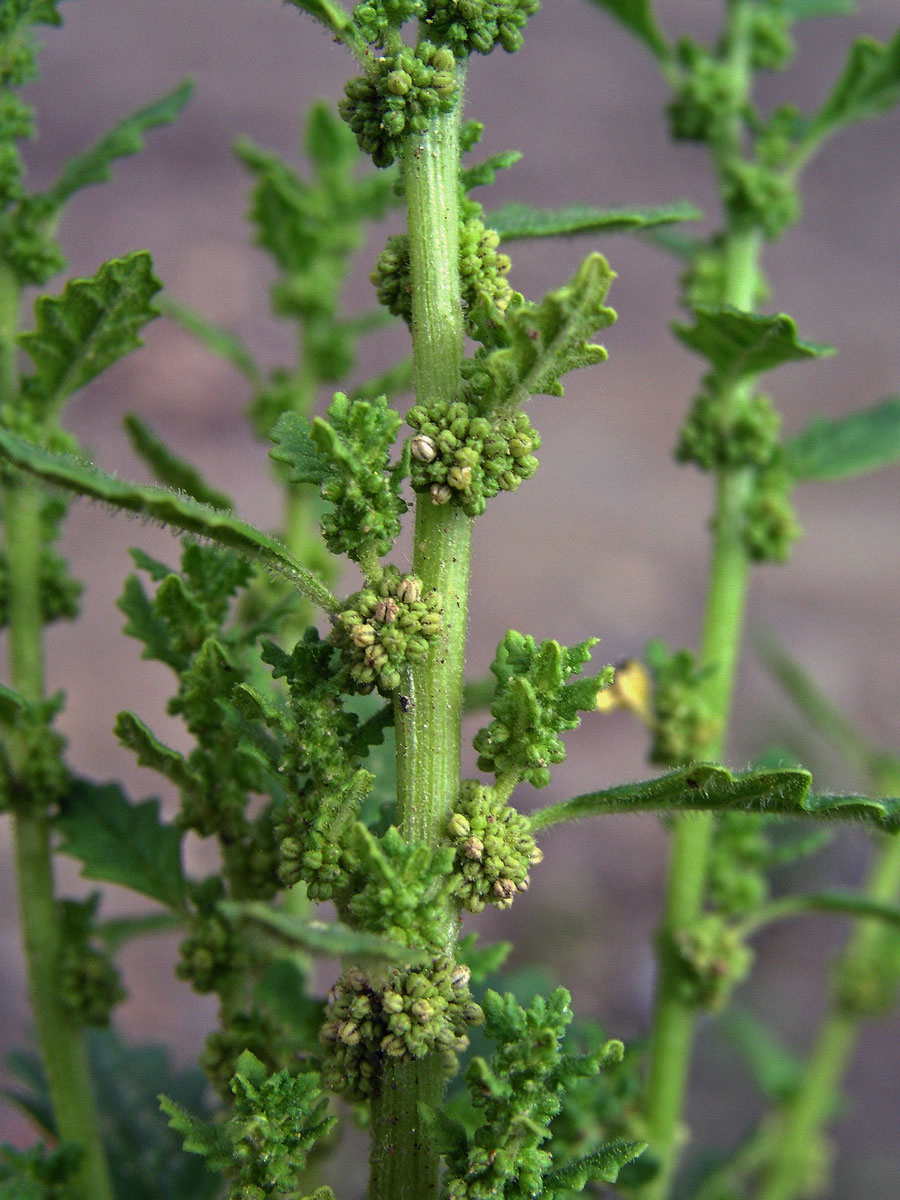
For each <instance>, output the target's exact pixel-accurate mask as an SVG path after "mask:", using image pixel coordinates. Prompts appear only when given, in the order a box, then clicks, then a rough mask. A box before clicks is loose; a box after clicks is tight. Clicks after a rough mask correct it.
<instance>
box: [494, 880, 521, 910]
mask: <svg viewBox="0 0 900 1200" xmlns="http://www.w3.org/2000/svg"><path fill="white" fill-rule="evenodd" d="M515 894H516V885H515V884H514V883H513V881H512V880H511V879H498V880H497V882H496V883H495V884H494V895H495V896H497V897H498V899H500V900H501V901H505V902H506V903H508V904H511V903H512V899H513V896H515Z"/></svg>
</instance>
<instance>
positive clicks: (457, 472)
mask: <svg viewBox="0 0 900 1200" xmlns="http://www.w3.org/2000/svg"><path fill="white" fill-rule="evenodd" d="M447 482H448V483H449V484H450V486H451V487H454V488H456V490H457V491H458V492H464V491H465V490H466V488H467V487H469V486H470V485H471V483H472V468H471V467H451V468H450V470H449V471H448V472H447Z"/></svg>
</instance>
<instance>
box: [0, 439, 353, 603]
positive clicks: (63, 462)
mask: <svg viewBox="0 0 900 1200" xmlns="http://www.w3.org/2000/svg"><path fill="white" fill-rule="evenodd" d="M0 454H2V455H4V456H5V457H6V458H7V459H8V460H9V461H10V462H11V463H12V464H13V465H14V466H17V467H21V468H22V469H23V470H26V471H30V472H31V473H32V474H33V475H37V476H38V478H40V479H44V480H45V481H46V482H48V483H55V484H58V485H59V486H61V487H65V488H68V489H69V490H70V491H73V492H78V493H79V494H80V495H82V496H90V497H91V498H92V499H94V500H103V501H105V502H106V503H108V504H112V505H113V506H114V507H116V508H123V509H125V510H127V511H128V512H136V513H139V514H140V515H141V516H144V517H150V518H152V519H153V520H156V521H161V522H162V523H163V524H164V525H169V526H171V527H172V528H173V529H174V530H176V531H177V532H178V533H193V534H197V535H199V536H200V537H206V538H209V539H210V540H211V541H213V542H217V543H218V544H219V545H220V546H225V547H227V548H228V549H230V550H235V551H237V553H238V554H242V555H243V556H244V557H246V558H249V559H256V560H259V561H261V562H263V563H264V564H265V565H266V566H267V567H269V568H271V569H272V570H274V571H276V572H277V573H278V574H280V575H283V576H284V577H285V578H286V579H289V580H291V581H292V582H293V583H294V584H295V586H296V587H297V588H298V589H299V590H300V591H301V592H303V593H304V594H305V595H306V596H308V597H309V599H310V600H312V601H314V602H315V603H316V604H318V605H320V606H321V607H322V608H323V609H325V611H326V612H329V613H331V612H337V611H338V608H339V607H340V605H339V601H338V599H337V597H336V596H334V595H333V594H332V592H331V591H330V589H329V588H327V587H326V586H325V584H323V583H322V582H321V580H319V579H318V578H317V577H316V576H315V575H314V574H313V573H312V571H309V570H308V569H307V568H306V567H304V566H303V565H302V564H301V563H299V562H298V561H297V559H295V558H294V556H293V555H292V554H291V553H290V552H289V551H288V550H287V549H286V548H285V546H284V545H282V543H281V542H279V541H278V540H277V539H276V538H273V537H270V536H269V535H268V534H267V533H263V532H262V530H260V529H256V528H254V526H252V525H248V524H247V523H246V522H245V521H241V520H240V519H239V518H237V517H234V516H232V515H231V514H230V513H227V512H224V511H222V510H221V509H216V508H210V507H209V506H208V505H206V504H201V503H200V502H199V501H197V500H193V499H192V498H191V497H190V496H179V495H178V494H176V493H175V492H170V491H167V490H166V489H165V488H157V487H153V486H151V485H149V484H140V483H130V482H128V481H126V480H119V479H116V477H115V476H114V475H107V474H106V473H105V472H104V471H101V470H99V469H98V468H97V467H95V466H93V465H91V464H90V463H85V462H81V461H79V460H78V459H75V458H70V457H68V456H66V455H62V454H51V453H50V452H49V451H47V450H43V449H42V448H41V447H40V446H35V445H32V443H31V442H26V441H25V440H24V439H22V438H18V437H16V436H15V435H14V434H11V433H8V432H7V431H6V430H2V429H0Z"/></svg>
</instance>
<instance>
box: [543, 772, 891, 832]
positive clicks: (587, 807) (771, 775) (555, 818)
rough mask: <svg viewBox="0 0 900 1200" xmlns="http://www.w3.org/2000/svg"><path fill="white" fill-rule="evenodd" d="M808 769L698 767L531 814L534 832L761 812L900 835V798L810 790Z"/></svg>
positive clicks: (581, 797)
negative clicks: (640, 816)
mask: <svg viewBox="0 0 900 1200" xmlns="http://www.w3.org/2000/svg"><path fill="white" fill-rule="evenodd" d="M811 782H812V777H811V775H810V774H809V772H808V771H802V770H798V769H796V768H781V769H778V770H768V771H745V772H743V773H742V774H737V775H735V774H732V772H731V771H729V770H728V769H727V767H721V766H718V765H716V764H713V763H694V764H692V765H691V766H688V767H682V768H680V770H678V771H672V772H671V773H669V774H668V775H661V776H659V777H658V778H657V779H647V780H644V781H643V782H641V783H626V784H622V785H620V786H619V787H615V788H610V789H609V790H608V791H603V792H589V793H587V794H585V795H583V796H576V797H575V798H574V799H573V800H567V801H564V802H563V803H562V804H553V805H550V806H549V807H548V808H542V809H538V810H537V812H534V813H532V814H531V817H530V825H531V830H532V832H533V833H537V832H538V831H539V830H542V829H547V828H549V826H551V825H556V824H558V823H559V822H560V821H572V820H578V819H579V818H581V817H590V816H599V815H601V814H603V813H612V812H757V813H766V814H772V815H778V816H788V817H818V818H823V817H827V818H832V819H834V820H859V819H861V820H866V821H870V822H872V823H873V824H874V825H876V826H879V827H880V828H882V829H884V830H885V831H886V832H888V833H895V832H897V831H900V799H886V800H880V799H874V798H873V797H870V796H831V795H822V794H817V793H813V792H811V791H810V790H809V789H810V784H811Z"/></svg>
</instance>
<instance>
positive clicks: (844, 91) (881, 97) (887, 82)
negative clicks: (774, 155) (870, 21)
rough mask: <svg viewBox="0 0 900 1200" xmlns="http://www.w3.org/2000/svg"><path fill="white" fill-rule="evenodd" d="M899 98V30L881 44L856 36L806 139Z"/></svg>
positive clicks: (871, 114)
mask: <svg viewBox="0 0 900 1200" xmlns="http://www.w3.org/2000/svg"><path fill="white" fill-rule="evenodd" d="M898 100H900V31H898V32H897V33H896V34H895V35H894V37H893V38H892V39H891V41H890V42H887V43H885V45H883V46H882V45H880V44H879V43H878V42H876V41H874V40H873V39H872V38H868V37H863V38H859V39H858V40H857V41H855V42H854V43H853V45H852V46H851V47H850V51H849V53H848V55H847V61H846V63H845V64H844V69H843V71H842V72H841V75H840V78H839V79H838V81H837V83H836V84H835V85H834V89H833V90H832V92H831V95H830V96H829V97H828V99H827V100H826V101H825V103H824V104H823V105H822V107H821V108H820V109H819V111H818V112H817V113H816V114H815V116H814V117H813V119H812V121H811V123H810V125H809V127H808V129H807V133H806V140H807V141H809V142H813V143H815V142H818V141H821V140H822V138H824V137H827V136H828V135H829V134H831V133H834V132H835V131H836V130H838V129H840V128H841V127H842V126H844V125H849V124H851V123H854V122H856V121H865V120H866V119H867V118H869V117H877V116H879V115H880V114H881V113H884V112H887V111H888V109H889V108H892V107H893V106H894V105H895V104H896V103H897V101H898Z"/></svg>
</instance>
